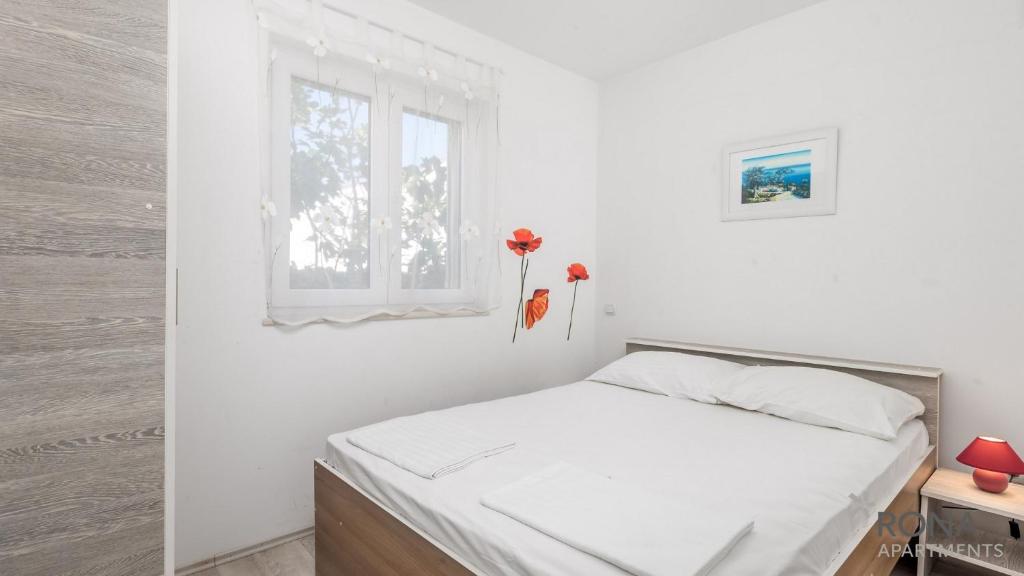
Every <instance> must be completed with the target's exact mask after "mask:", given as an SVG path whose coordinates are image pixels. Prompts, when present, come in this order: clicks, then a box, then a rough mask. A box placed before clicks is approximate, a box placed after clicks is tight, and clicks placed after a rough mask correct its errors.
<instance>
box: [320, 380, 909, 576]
mask: <svg viewBox="0 0 1024 576" xmlns="http://www.w3.org/2000/svg"><path fill="white" fill-rule="evenodd" d="M446 412H447V413H448V414H450V415H451V416H452V417H454V418H455V419H456V420H458V421H459V422H461V423H462V424H464V425H466V426H467V427H470V428H473V429H475V430H477V431H479V432H481V433H484V434H489V435H493V436H495V437H506V438H513V439H514V440H515V441H516V448H514V449H513V450H510V451H508V452H505V453H503V454H500V455H497V456H494V457H492V458H487V459H485V460H482V461H480V462H476V463H474V464H473V465H471V466H469V467H467V468H466V469H464V470H460V471H459V472H456V473H454V474H450V475H448V476H444V477H442V478H438V479H435V480H428V479H425V478H421V477H419V476H416V475H415V474H412V473H410V472H407V471H405V470H402V469H401V468H398V467H397V466H395V465H394V464H391V463H390V462H388V461H386V460H383V459H381V458H378V457H376V456H374V455H372V454H370V453H368V452H365V451H363V450H361V449H360V448H357V447H356V446H353V445H352V444H350V443H349V442H347V441H346V434H347V433H340V434H334V435H332V436H330V437H329V438H328V441H327V462H328V463H329V464H330V465H331V466H333V467H334V468H335V469H336V470H338V471H339V472H340V473H341V474H342V475H344V476H345V477H346V478H348V479H349V480H351V481H352V482H353V483H354V484H355V485H357V486H358V487H359V488H361V489H362V490H363V491H365V492H366V493H367V494H369V495H371V496H373V497H374V498H376V499H377V500H378V501H379V502H381V503H383V504H384V505H386V506H387V507H389V508H390V509H391V510H392V511H394V512H396V513H398V514H399V515H401V516H402V517H403V518H404V519H405V520H407V521H408V522H409V523H411V524H412V525H414V526H416V527H417V528H419V529H420V530H422V531H424V532H425V533H427V534H429V535H430V536H431V537H432V538H434V539H435V540H436V541H437V542H439V543H440V544H442V545H444V546H445V547H447V548H448V549H450V550H451V551H453V552H454V553H456V554H457V555H458V556H459V557H460V558H461V559H462V560H463V561H465V562H467V563H468V564H470V565H471V567H472V568H473V569H474V570H476V571H477V572H479V573H482V574H487V575H490V576H499V575H501V576H516V575H532V576H540V575H579V574H586V575H588V576H605V575H615V576H622V574H625V573H624V572H623V571H622V570H620V569H619V568H616V567H615V566H613V565H611V564H608V563H606V562H604V561H603V560H600V559H598V558H596V557H593V556H590V555H588V554H586V553H584V552H580V551H578V550H576V549H574V548H572V547H570V546H568V545H566V544H563V543H562V542H559V541H558V540H555V539H554V538H551V537H549V536H546V535H544V534H542V533H540V532H537V531H535V530H533V529H532V528H529V527H527V526H525V525H523V524H520V523H519V522H516V521H515V520H512V519H511V518H508V517H506V516H504V515H502V514H499V513H497V512H495V511H493V510H489V509H487V508H485V507H484V506H482V505H481V504H480V496H481V494H483V493H485V492H488V491H491V490H494V489H496V488H498V487H501V486H503V485H505V484H508V483H510V482H513V481H515V480H517V479H519V478H522V477H523V476H526V475H528V474H531V473H534V472H536V471H538V470H540V469H541V468H543V467H544V466H547V465H549V464H552V463H554V462H557V461H564V462H568V463H571V464H574V465H577V466H580V467H582V468H585V469H587V470H590V471H593V472H598V473H601V474H606V475H608V476H610V477H613V478H622V479H625V480H628V481H629V482H631V483H634V484H643V485H645V486H649V487H650V489H651V490H656V491H658V492H661V493H662V494H663V495H664V496H666V497H673V496H674V495H675V496H677V497H683V495H690V494H694V493H701V494H703V493H707V494H714V495H718V496H723V495H727V496H728V498H727V499H726V500H727V502H728V504H726V505H725V506H724V507H723V508H722V510H721V512H720V513H722V514H732V515H737V516H748V517H749V516H751V515H752V516H753V518H754V530H753V531H752V532H751V533H750V534H748V535H747V536H746V537H745V538H744V539H743V540H742V541H741V542H740V543H739V544H737V545H736V547H735V548H734V549H733V550H732V552H731V553H730V554H729V555H728V556H727V557H726V558H725V559H724V560H723V561H722V562H721V563H720V564H719V565H718V566H717V567H716V568H715V569H714V570H712V572H711V574H712V575H714V576H746V575H751V576H753V575H757V576H770V575H772V574H785V575H787V576H789V575H805V574H806V575H815V576H818V575H821V574H826V573H829V572H830V570H832V569H834V568H835V565H834V561H835V560H836V557H837V556H838V555H839V554H840V552H841V551H844V550H847V549H848V548H849V547H850V545H851V544H852V543H853V542H855V541H857V540H859V539H860V537H861V535H862V534H863V532H864V530H865V527H866V526H868V525H869V524H870V523H871V522H872V521H873V519H874V515H875V513H876V512H877V511H878V510H881V509H883V508H884V507H885V506H886V505H887V504H888V502H889V500H890V499H891V498H892V497H893V496H894V495H895V493H896V491H897V490H898V488H899V487H900V486H902V485H903V484H904V483H905V482H906V480H907V478H909V476H910V475H911V473H912V472H913V470H914V468H915V467H916V466H917V464H918V463H919V462H920V460H921V458H922V457H923V456H924V455H925V453H926V452H927V448H928V433H927V430H926V429H925V427H924V425H923V423H922V422H920V421H918V420H915V421H913V422H910V423H908V424H907V425H905V426H904V427H903V428H901V429H900V431H899V434H898V436H897V438H896V439H895V440H893V441H891V442H887V441H884V440H879V439H876V438H870V437H867V436H863V435H859V434H853V433H851V432H844V431H841V430H834V429H829V428H821V427H817V426H811V425H808V424H801V423H798V422H792V421H789V420H784V419H782V418H778V417H775V416H769V415H766V414H760V413H756V412H747V411H744V410H740V409H738V408H733V407H730V406H724V405H711V404H703V403H700V402H695V401H691V400H685V399H678V398H669V397H667V396H660V395H655V394H650V393H647V392H641V391H637V390H631V389H628V388H621V387H617V386H612V385H607V384H599V383H596V382H587V381H584V382H577V383H574V384H568V385H565V386H559V387H557V388H551V389H547V390H543V391H540V392H535V393H532V394H526V395H522V396H514V397H510V398H503V399H500V400H495V401H491V402H483V403H479V404H470V405H466V406H459V407H456V408H451V409H450V410H448V411H446ZM851 495H854V496H856V498H857V502H855V501H854V499H852V498H851V497H850V496H851ZM863 504H867V506H864V505H863Z"/></svg>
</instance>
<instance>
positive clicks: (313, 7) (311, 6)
mask: <svg viewBox="0 0 1024 576" xmlns="http://www.w3.org/2000/svg"><path fill="white" fill-rule="evenodd" d="M251 1H252V4H253V6H254V8H256V9H257V11H259V10H260V9H261V8H263V9H268V8H269V9H270V11H271V13H275V12H276V11H275V10H274V8H275V7H276V8H278V9H280V10H284V11H285V12H290V13H291V14H292V16H293V17H294V18H299V19H303V20H305V22H304V24H305V25H310V24H311V22H310V20H311V19H313V18H315V12H316V11H317V5H319V8H320V9H321V10H329V11H331V12H334V13H335V14H338V15H341V16H344V17H345V18H348V19H350V20H352V21H354V22H356V23H357V25H359V26H360V27H362V26H363V23H365V26H366V29H367V32H366V34H367V38H366V42H367V43H368V46H369V45H372V42H371V39H370V38H369V29H370V28H376V29H378V30H380V31H382V32H385V33H388V34H391V35H396V34H397V35H400V36H401V37H403V38H407V39H408V40H411V41H412V42H414V43H417V44H419V45H421V46H424V47H430V49H431V50H433V51H435V52H440V53H442V54H445V55H447V56H449V57H451V58H453V59H455V60H459V59H461V60H463V61H464V62H466V63H467V64H472V65H474V66H478V67H480V68H483V69H491V70H494V71H495V72H496V73H497V74H498V75H504V70H503V69H502V68H501V67H500V66H495V65H493V64H488V63H487V62H484V61H482V60H479V59H477V58H470V57H469V56H466V55H464V54H462V53H460V52H459V51H456V50H452V49H450V48H444V47H440V46H437V45H436V44H434V43H433V42H430V41H428V40H425V39H423V38H420V37H417V36H413V35H409V34H406V33H405V32H402V31H401V30H397V29H395V28H393V27H391V26H388V25H386V24H382V23H380V22H377V21H375V20H370V19H369V18H366V17H363V16H360V15H359V14H357V13H354V12H351V11H349V10H347V9H345V8H342V7H340V6H338V5H336V4H335V2H334V0H301V2H294V0H251ZM296 4H298V5H301V6H304V7H305V10H304V15H302V16H300V15H299V14H296V12H297V11H298V10H300V8H299V6H297V5H296ZM277 15H278V16H284V17H285V18H286V19H289V17H288V16H285V15H283V14H280V13H277ZM321 20H322V18H321ZM355 32H356V34H357V35H358V33H359V30H355ZM355 43H357V44H358V43H359V42H358V41H356V42H355Z"/></svg>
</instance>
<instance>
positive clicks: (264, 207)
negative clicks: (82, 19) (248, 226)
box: [260, 196, 277, 221]
mask: <svg viewBox="0 0 1024 576" xmlns="http://www.w3.org/2000/svg"><path fill="white" fill-rule="evenodd" d="M260 216H261V217H262V218H263V220H264V221H266V220H269V219H271V218H273V217H274V216H277V205H276V204H274V201H273V200H271V199H270V198H268V197H267V196H264V197H263V198H261V199H260Z"/></svg>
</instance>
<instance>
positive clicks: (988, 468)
mask: <svg viewBox="0 0 1024 576" xmlns="http://www.w3.org/2000/svg"><path fill="white" fill-rule="evenodd" d="M956 459H957V461H958V462H960V463H961V464H966V465H968V466H970V467H972V468H975V470H974V483H975V484H977V485H978V488H981V489H982V490H986V491H988V492H996V493H999V492H1002V491H1003V490H1006V487H1007V484H1008V479H1007V477H1006V475H1007V474H1009V475H1011V476H1018V475H1020V474H1024V460H1021V459H1020V456H1018V455H1017V453H1016V452H1014V451H1013V448H1011V447H1010V444H1009V443H1008V442H1007V441H1006V440H1000V439H999V438H990V437H988V436H978V437H977V438H975V439H974V442H971V443H970V445H968V446H967V448H964V451H963V452H961V453H960V455H959V456H957V457H956Z"/></svg>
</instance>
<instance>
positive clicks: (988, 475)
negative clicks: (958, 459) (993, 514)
mask: <svg viewBox="0 0 1024 576" xmlns="http://www.w3.org/2000/svg"><path fill="white" fill-rule="evenodd" d="M973 478H974V484H975V485H976V486H977V487H978V488H981V489H982V490H984V491H985V492H992V493H993V494H1000V493H1002V492H1005V491H1006V487H1007V486H1009V485H1010V477H1009V476H1007V475H1006V474H1003V473H1002V472H993V471H991V470H984V469H982V468H975V469H974V475H973Z"/></svg>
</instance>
